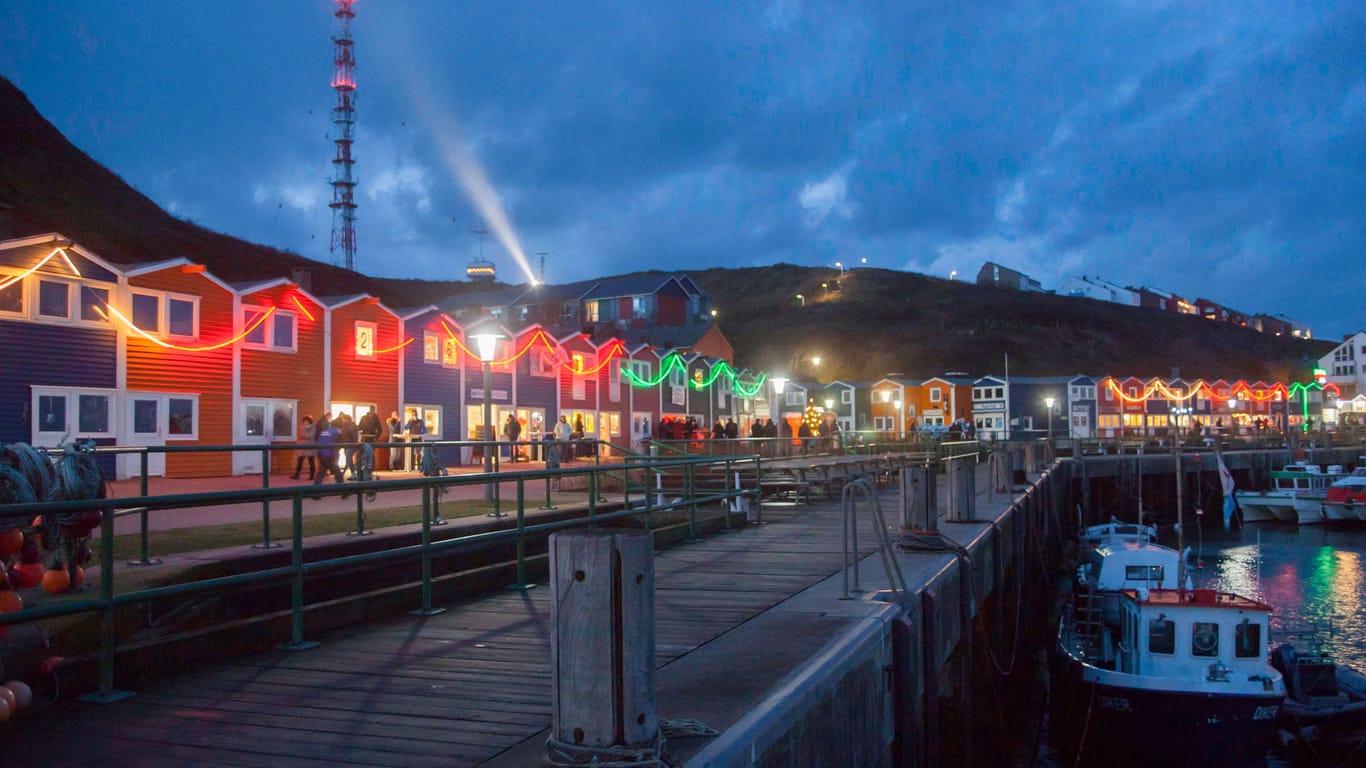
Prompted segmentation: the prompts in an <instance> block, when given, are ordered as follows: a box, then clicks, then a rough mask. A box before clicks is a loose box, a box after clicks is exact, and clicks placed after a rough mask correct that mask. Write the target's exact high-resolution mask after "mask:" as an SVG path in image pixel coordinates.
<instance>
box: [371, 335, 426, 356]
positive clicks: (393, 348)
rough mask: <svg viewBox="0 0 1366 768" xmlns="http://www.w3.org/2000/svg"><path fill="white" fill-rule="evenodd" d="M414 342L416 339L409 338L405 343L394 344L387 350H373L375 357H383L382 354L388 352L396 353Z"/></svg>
mask: <svg viewBox="0 0 1366 768" xmlns="http://www.w3.org/2000/svg"><path fill="white" fill-rule="evenodd" d="M416 340H417V339H416V337H413V336H409V337H408V339H407V340H406V341H404V342H402V343H400V344H395V345H394V346H392V347H389V348H388V349H377V350H375V354H377V355H383V354H387V353H389V352H396V351H398V350H400V349H403V348H404V347H406V346H408V345H409V344H412V343H413V342H414V341H416Z"/></svg>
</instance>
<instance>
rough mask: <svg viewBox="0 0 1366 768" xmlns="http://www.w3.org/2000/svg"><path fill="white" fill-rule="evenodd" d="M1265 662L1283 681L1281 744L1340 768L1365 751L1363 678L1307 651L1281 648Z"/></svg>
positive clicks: (1365, 682)
mask: <svg viewBox="0 0 1366 768" xmlns="http://www.w3.org/2000/svg"><path fill="white" fill-rule="evenodd" d="M1271 663H1272V664H1273V665H1274V666H1275V667H1276V668H1277V669H1279V670H1280V671H1281V674H1282V675H1283V677H1284V679H1285V703H1284V704H1282V705H1281V711H1280V716H1279V724H1280V728H1281V731H1282V734H1283V741H1284V742H1285V743H1286V745H1287V746H1289V747H1290V748H1292V749H1296V750H1303V751H1305V752H1307V753H1309V754H1312V755H1313V756H1314V757H1316V758H1317V759H1318V760H1319V761H1323V760H1331V761H1333V764H1338V765H1346V764H1348V763H1347V761H1350V760H1351V759H1353V757H1354V756H1356V757H1358V758H1359V757H1360V753H1361V751H1362V750H1364V749H1366V675H1363V674H1361V673H1360V672H1358V671H1356V670H1354V669H1352V668H1350V667H1344V666H1339V665H1338V664H1337V663H1336V662H1334V661H1333V659H1332V658H1331V657H1329V656H1326V655H1324V654H1322V653H1318V652H1316V651H1313V650H1310V651H1309V652H1306V653H1301V652H1300V651H1299V650H1298V649H1297V648H1296V647H1295V646H1294V645H1291V644H1288V643H1287V644H1282V645H1280V646H1277V647H1276V650H1275V651H1273V652H1272V654H1271Z"/></svg>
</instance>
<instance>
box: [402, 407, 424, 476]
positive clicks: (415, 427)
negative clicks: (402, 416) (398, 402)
mask: <svg viewBox="0 0 1366 768" xmlns="http://www.w3.org/2000/svg"><path fill="white" fill-rule="evenodd" d="M403 431H404V432H406V433H407V434H408V442H410V443H412V444H413V447H412V448H410V449H409V450H410V451H412V459H411V462H412V463H411V464H410V465H409V467H408V469H410V470H412V471H413V472H417V471H420V470H421V469H422V448H421V447H420V446H421V443H422V436H423V435H425V434H427V425H426V424H424V423H423V422H422V419H419V418H418V417H417V409H415V408H412V409H409V410H408V423H407V424H404V425H403Z"/></svg>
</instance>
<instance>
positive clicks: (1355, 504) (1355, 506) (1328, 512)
mask: <svg viewBox="0 0 1366 768" xmlns="http://www.w3.org/2000/svg"><path fill="white" fill-rule="evenodd" d="M1323 513H1324V515H1325V516H1327V517H1328V518H1329V519H1332V520H1366V466H1360V467H1357V468H1356V469H1354V470H1352V474H1350V475H1348V476H1347V477H1344V478H1342V479H1341V480H1337V481H1335V482H1334V483H1333V484H1332V485H1330V486H1328V490H1327V492H1326V493H1325V494H1324V497H1323Z"/></svg>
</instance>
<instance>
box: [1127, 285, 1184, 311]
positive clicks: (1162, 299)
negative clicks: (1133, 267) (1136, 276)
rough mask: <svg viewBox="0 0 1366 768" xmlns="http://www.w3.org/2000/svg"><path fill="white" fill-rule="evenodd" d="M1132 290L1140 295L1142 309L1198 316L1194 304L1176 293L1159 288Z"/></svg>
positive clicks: (1142, 287) (1139, 302)
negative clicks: (1147, 308) (1148, 308)
mask: <svg viewBox="0 0 1366 768" xmlns="http://www.w3.org/2000/svg"><path fill="white" fill-rule="evenodd" d="M1132 290H1133V291H1135V292H1136V293H1137V294H1138V305H1139V306H1140V307H1151V308H1152V309H1160V310H1162V311H1163V312H1171V313H1174V314H1178V315H1194V314H1197V313H1196V311H1195V305H1194V304H1192V303H1190V302H1189V301H1186V300H1185V299H1183V298H1181V297H1180V296H1177V295H1176V294H1174V293H1170V292H1168V291H1164V290H1161V289H1159V288H1148V287H1146V286H1140V287H1138V288H1134V289H1132Z"/></svg>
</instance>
